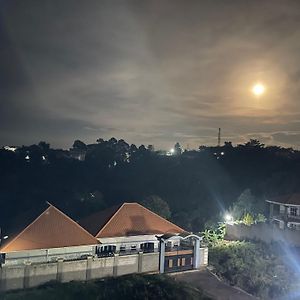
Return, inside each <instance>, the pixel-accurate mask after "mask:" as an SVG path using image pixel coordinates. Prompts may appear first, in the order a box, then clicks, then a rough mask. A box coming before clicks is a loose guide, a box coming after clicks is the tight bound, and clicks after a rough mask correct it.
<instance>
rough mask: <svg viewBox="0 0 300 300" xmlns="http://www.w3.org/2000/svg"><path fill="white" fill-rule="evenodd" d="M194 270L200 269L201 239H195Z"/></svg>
mask: <svg viewBox="0 0 300 300" xmlns="http://www.w3.org/2000/svg"><path fill="white" fill-rule="evenodd" d="M193 268H194V269H199V268H200V240H199V239H195V244H194V258H193Z"/></svg>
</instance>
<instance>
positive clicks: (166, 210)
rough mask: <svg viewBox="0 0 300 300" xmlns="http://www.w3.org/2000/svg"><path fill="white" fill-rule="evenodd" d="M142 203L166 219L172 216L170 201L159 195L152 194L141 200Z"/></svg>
mask: <svg viewBox="0 0 300 300" xmlns="http://www.w3.org/2000/svg"><path fill="white" fill-rule="evenodd" d="M141 204H142V205H143V206H145V207H147V208H148V209H150V210H151V211H153V212H155V213H156V214H158V215H160V216H161V217H163V218H165V219H169V218H170V217H171V211H170V207H169V205H168V203H167V202H166V201H164V200H163V199H161V198H160V197H159V196H157V195H151V196H148V197H146V198H145V199H144V200H142V201H141Z"/></svg>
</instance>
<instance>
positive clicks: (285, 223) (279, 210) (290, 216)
mask: <svg viewBox="0 0 300 300" xmlns="http://www.w3.org/2000/svg"><path fill="white" fill-rule="evenodd" d="M266 202H267V203H269V218H270V222H271V223H273V224H275V225H277V226H278V227H279V228H281V229H285V228H286V227H287V228H290V229H296V230H300V193H296V194H290V195H285V196H279V197H275V198H272V199H268V200H266Z"/></svg>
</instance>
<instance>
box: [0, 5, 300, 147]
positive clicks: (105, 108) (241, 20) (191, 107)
mask: <svg viewBox="0 0 300 300" xmlns="http://www.w3.org/2000/svg"><path fill="white" fill-rule="evenodd" d="M256 82H261V83H263V84H264V85H265V86H266V92H265V94H264V95H262V96H261V97H255V96H254V95H253V94H252V93H251V87H252V86H253V84H255V83H256ZM219 127H221V128H222V140H223V141H224V140H230V141H232V142H234V143H242V142H245V141H246V140H248V139H249V138H257V139H259V140H260V141H262V142H264V143H266V144H277V145H285V146H289V145H292V146H294V147H295V148H297V149H298V148H300V1H299V0H294V1H293V0H284V1H283V0H251V1H249V0H195V1H193V0H181V1H176V0H169V1H167V0H157V1H152V0H148V1H146V0H145V1H141V0H137V1H126V0H120V1H117V0H107V1H104V0H97V1H66V0H58V1H55V0H51V1H50V0H49V1H47V0H43V1H40V0H35V1H32V0H26V1H23V0H19V1H15V0H7V1H5V0H0V144H1V145H7V144H9V145H22V144H26V145H28V144H32V143H37V142H39V141H40V140H46V141H48V142H50V143H51V145H52V146H53V147H63V148H69V147H70V146H71V145H72V142H73V141H74V140H75V139H81V140H83V141H84V142H86V143H89V142H94V141H95V140H96V139H97V138H99V137H102V138H110V137H112V136H114V137H116V138H123V139H125V140H126V141H127V142H129V143H136V144H142V143H143V144H146V145H148V144H154V145H155V146H156V148H164V149H168V148H170V147H171V146H173V145H174V144H175V142H177V141H179V142H180V143H181V144H182V145H183V146H185V147H186V146H189V147H190V148H196V147H198V145H200V144H209V145H213V144H216V142H217V132H218V128H219Z"/></svg>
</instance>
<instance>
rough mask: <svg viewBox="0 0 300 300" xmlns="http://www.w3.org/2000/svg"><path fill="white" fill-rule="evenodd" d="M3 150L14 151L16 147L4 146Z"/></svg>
mask: <svg viewBox="0 0 300 300" xmlns="http://www.w3.org/2000/svg"><path fill="white" fill-rule="evenodd" d="M4 150H6V151H12V152H15V151H16V150H17V147H11V146H4Z"/></svg>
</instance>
